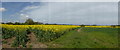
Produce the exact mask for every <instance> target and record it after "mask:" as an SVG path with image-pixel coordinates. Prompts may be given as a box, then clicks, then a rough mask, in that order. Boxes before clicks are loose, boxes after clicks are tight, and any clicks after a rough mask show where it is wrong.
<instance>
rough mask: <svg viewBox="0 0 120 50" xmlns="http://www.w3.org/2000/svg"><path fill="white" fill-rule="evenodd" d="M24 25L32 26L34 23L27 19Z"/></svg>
mask: <svg viewBox="0 0 120 50" xmlns="http://www.w3.org/2000/svg"><path fill="white" fill-rule="evenodd" d="M25 24H28V25H32V24H34V21H33V20H32V19H31V18H29V19H27V20H26V21H25Z"/></svg>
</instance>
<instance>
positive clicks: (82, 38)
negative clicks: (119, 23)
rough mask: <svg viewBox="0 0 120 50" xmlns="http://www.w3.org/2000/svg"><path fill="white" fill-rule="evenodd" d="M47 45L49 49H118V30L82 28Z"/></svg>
mask: <svg viewBox="0 0 120 50" xmlns="http://www.w3.org/2000/svg"><path fill="white" fill-rule="evenodd" d="M47 44H48V46H49V48H118V29H117V28H82V29H81V31H80V32H77V30H75V31H71V32H68V33H66V34H65V35H63V36H61V38H58V39H57V40H55V41H52V42H50V43H47ZM53 44H56V46H55V45H53Z"/></svg>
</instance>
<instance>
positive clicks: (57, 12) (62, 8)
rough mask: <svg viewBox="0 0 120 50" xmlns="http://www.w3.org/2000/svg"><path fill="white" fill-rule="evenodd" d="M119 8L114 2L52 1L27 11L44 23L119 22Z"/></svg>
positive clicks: (31, 16) (36, 19) (30, 15)
mask: <svg viewBox="0 0 120 50" xmlns="http://www.w3.org/2000/svg"><path fill="white" fill-rule="evenodd" d="M26 8H27V7H26ZM117 8H118V6H117V3H114V2H110V3H109V2H96V3H95V2H92V3H91V2H90V3H89V2H77V3H75V2H69V3H65V2H51V3H44V5H42V4H41V5H40V6H37V9H36V8H31V9H32V10H31V11H29V12H28V11H26V13H27V14H29V17H30V18H33V19H35V21H40V22H44V23H66V24H68V23H69V24H117V23H118V16H117V15H118V14H117V11H118V10H117Z"/></svg>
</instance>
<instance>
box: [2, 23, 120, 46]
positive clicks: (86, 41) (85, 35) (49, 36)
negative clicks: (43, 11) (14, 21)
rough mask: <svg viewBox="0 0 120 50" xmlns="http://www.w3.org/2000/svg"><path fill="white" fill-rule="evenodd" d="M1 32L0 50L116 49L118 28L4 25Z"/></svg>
mask: <svg viewBox="0 0 120 50" xmlns="http://www.w3.org/2000/svg"><path fill="white" fill-rule="evenodd" d="M9 26H11V27H9ZM46 26H47V27H46ZM3 28H4V29H3ZM3 28H2V29H3V30H2V31H3V32H2V33H3V34H2V35H3V36H2V38H3V40H2V43H3V44H2V45H3V48H16V47H17V48H118V29H119V28H110V27H109V28H105V27H103V28H101V27H98V28H97V27H95V28H94V27H79V26H68V25H43V26H41V25H36V26H35V25H29V27H28V26H27V25H25V26H23V25H20V26H18V25H5V26H4V27H3ZM30 31H31V32H30ZM10 41H11V42H10Z"/></svg>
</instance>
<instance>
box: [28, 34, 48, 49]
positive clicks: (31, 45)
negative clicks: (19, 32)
mask: <svg viewBox="0 0 120 50" xmlns="http://www.w3.org/2000/svg"><path fill="white" fill-rule="evenodd" d="M28 38H29V41H28V42H27V48H47V46H46V45H45V44H43V43H41V42H39V41H37V38H36V36H35V35H34V33H30V34H28Z"/></svg>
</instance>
